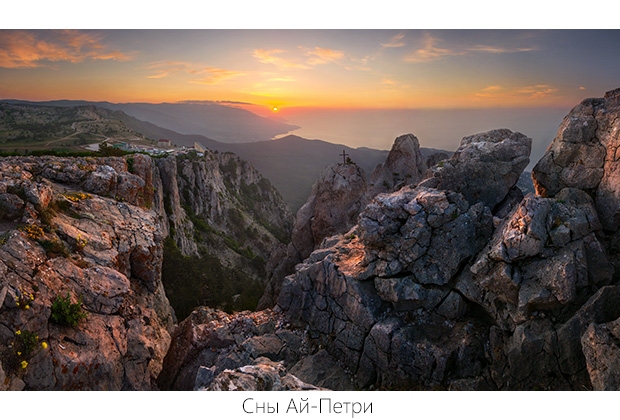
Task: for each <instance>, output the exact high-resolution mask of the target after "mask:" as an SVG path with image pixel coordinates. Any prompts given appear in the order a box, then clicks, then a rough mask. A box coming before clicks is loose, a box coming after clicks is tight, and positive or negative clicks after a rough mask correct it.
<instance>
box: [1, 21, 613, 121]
mask: <svg viewBox="0 0 620 420" xmlns="http://www.w3.org/2000/svg"><path fill="white" fill-rule="evenodd" d="M619 71H620V31H571V30H568V31H540V30H528V31H514V30H469V31H463V30H195V31H192V30H152V31H151V30H102V31H98V30H86V31H80V30H54V31H49V30H39V31H35V30H0V98H16V99H27V100H52V99H63V98H66V99H84V100H91V101H110V102H175V101H182V100H211V101H239V102H247V103H252V104H256V105H259V106H261V107H264V109H266V110H270V109H272V108H273V107H274V106H277V107H279V108H280V109H281V112H282V113H284V111H285V110H286V109H287V108H291V107H294V108H300V107H313V108H364V109H367V108H382V109H385V108H495V107H549V106H560V107H562V106H563V107H566V106H570V105H572V104H575V103H577V102H579V101H580V100H581V99H582V98H583V97H585V96H600V95H602V94H603V93H604V92H605V91H606V90H610V89H613V88H615V87H617V86H616V85H618V84H620V80H618V78H617V74H620V72H619Z"/></svg>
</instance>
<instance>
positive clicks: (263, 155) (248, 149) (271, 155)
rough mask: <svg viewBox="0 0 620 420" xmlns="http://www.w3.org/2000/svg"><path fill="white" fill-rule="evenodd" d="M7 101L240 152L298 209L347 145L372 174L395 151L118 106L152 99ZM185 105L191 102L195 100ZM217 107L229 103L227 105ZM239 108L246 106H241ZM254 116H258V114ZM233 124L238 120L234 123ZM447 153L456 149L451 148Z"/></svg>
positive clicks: (151, 135) (350, 153) (428, 151)
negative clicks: (232, 138)
mask: <svg viewBox="0 0 620 420" xmlns="http://www.w3.org/2000/svg"><path fill="white" fill-rule="evenodd" d="M3 102H6V103H13V104H20V105H24V104H27V105H28V106H35V105H36V106H39V107H41V106H43V105H44V106H45V107H46V108H50V107H60V108H64V107H69V108H75V107H79V108H83V107H85V106H90V109H93V110H97V114H98V115H104V116H105V118H106V119H107V120H110V121H116V122H117V123H118V125H119V126H121V127H126V129H127V132H131V133H141V134H142V135H144V137H146V138H148V139H151V140H158V139H161V138H165V139H170V140H171V141H172V142H173V143H174V144H176V145H177V146H187V147H191V146H193V145H194V143H195V142H198V143H200V144H201V145H203V146H204V147H206V148H208V149H211V150H214V151H215V150H217V151H220V152H232V153H235V154H236V155H238V156H240V157H241V158H243V159H245V160H247V161H248V162H250V163H251V164H252V165H253V166H254V167H255V168H256V169H257V170H258V171H259V172H260V173H261V174H262V175H263V176H265V177H266V178H267V179H269V180H270V181H271V183H272V184H273V185H274V186H275V187H276V188H277V189H278V191H279V192H280V194H282V197H283V198H284V200H285V201H286V202H287V204H288V205H289V206H290V208H291V210H292V211H293V212H296V211H297V210H298V209H299V208H300V207H301V206H302V205H303V204H304V203H305V201H306V199H307V198H308V196H309V195H310V191H311V190H312V185H313V184H314V182H315V181H316V180H317V179H318V177H319V174H320V173H321V171H322V170H323V169H324V168H325V167H327V166H330V165H332V164H333V163H337V162H340V161H342V156H341V153H342V151H343V150H344V151H345V153H346V155H347V157H349V158H350V159H351V160H353V161H354V162H355V163H357V165H359V166H360V168H362V169H363V170H364V171H365V172H366V174H367V175H370V173H371V172H372V171H373V169H374V168H375V167H376V166H377V165H378V164H380V163H383V162H384V161H385V159H386V158H387V155H388V153H389V152H388V151H387V150H377V149H371V148H368V147H360V148H352V147H349V146H345V145H342V144H334V143H329V142H326V141H323V140H309V139H305V138H302V137H299V136H295V135H288V136H285V137H282V138H279V139H276V140H265V141H258V142H257V141H251V142H244V143H225V142H221V141H217V140H216V139H214V138H211V137H209V136H205V135H200V134H183V133H179V132H177V131H175V130H172V129H168V128H165V127H161V126H159V125H156V124H154V123H152V122H147V121H143V120H141V119H139V118H136V117H134V116H131V115H129V114H128V113H127V112H126V111H123V110H116V111H113V110H112V108H115V107H121V106H124V105H127V106H128V107H129V108H132V109H134V110H136V109H138V108H140V107H141V106H142V105H150V104H110V103H107V102H98V103H96V104H97V106H94V104H95V103H93V102H86V101H66V100H63V101H51V102H43V103H33V102H26V101H15V100H13V101H10V100H7V101H3ZM138 105H140V106H138ZM160 105H166V104H160ZM167 105H174V104H167ZM182 105H188V106H189V105H191V104H182ZM195 106H198V107H199V106H210V105H204V104H201V105H195ZM215 106H216V107H217V106H219V107H220V108H227V107H225V106H222V105H215ZM102 107H103V108H102ZM69 108H68V109H69ZM145 109H149V110H150V115H151V117H152V118H153V116H155V115H156V114H157V112H158V111H156V107H155V108H153V107H148V106H147V107H146V108H145ZM158 109H159V110H165V109H167V108H166V107H161V108H158ZM230 109H232V108H230ZM235 111H242V110H238V109H235ZM59 112H60V111H59ZM243 113H247V111H243ZM243 113H242V114H239V116H240V120H239V121H240V122H239V124H240V125H242V122H243V121H247V120H245V117H247V115H245V114H243ZM249 114H251V113H249ZM162 115H163V116H162V117H161V118H162V119H166V118H168V117H166V116H165V115H164V114H162ZM251 115H254V114H251ZM254 117H257V116H256V115H254ZM257 118H260V117H257ZM168 120H170V118H168ZM264 120H266V119H264ZM108 125H111V124H108ZM231 125H234V124H233V123H232V122H231ZM117 131H119V130H117ZM186 131H187V130H186ZM420 150H421V152H422V154H423V156H425V157H428V156H429V155H431V154H433V153H437V152H445V151H443V150H437V149H430V148H420ZM446 153H448V154H451V152H446Z"/></svg>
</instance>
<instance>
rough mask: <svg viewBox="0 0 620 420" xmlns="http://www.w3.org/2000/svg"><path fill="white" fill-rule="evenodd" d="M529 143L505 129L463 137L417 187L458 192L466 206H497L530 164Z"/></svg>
mask: <svg viewBox="0 0 620 420" xmlns="http://www.w3.org/2000/svg"><path fill="white" fill-rule="evenodd" d="M531 148H532V140H531V139H530V138H528V137H526V136H524V135H523V134H521V133H513V132H511V131H510V130H507V129H499V130H492V131H488V132H486V133H481V134H474V135H472V136H468V137H465V138H463V140H462V141H461V145H460V147H459V148H458V149H457V151H456V152H455V153H454V155H453V156H452V157H451V158H450V159H449V160H447V161H444V164H441V162H440V163H439V164H437V165H435V166H434V167H432V168H431V169H430V170H429V173H428V174H427V175H426V179H425V180H424V181H423V182H422V183H420V185H423V186H427V187H432V188H437V189H442V190H451V191H455V192H460V193H462V194H463V196H464V197H465V199H466V200H467V201H469V202H470V203H478V202H481V203H483V204H484V205H485V206H487V207H489V208H490V209H494V208H495V206H496V205H497V204H499V203H500V202H501V201H502V200H503V199H504V197H505V196H506V194H507V193H508V191H509V190H510V189H511V188H513V187H514V185H515V184H516V183H517V181H518V180H519V176H520V175H521V172H523V170H524V169H525V167H526V166H527V165H528V163H529V162H530V158H529V155H530V151H531Z"/></svg>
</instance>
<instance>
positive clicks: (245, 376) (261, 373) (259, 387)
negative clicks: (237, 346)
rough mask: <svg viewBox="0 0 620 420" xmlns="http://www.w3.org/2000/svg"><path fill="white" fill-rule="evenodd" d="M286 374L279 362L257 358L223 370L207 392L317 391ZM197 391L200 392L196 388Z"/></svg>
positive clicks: (314, 387) (315, 388) (316, 388)
mask: <svg viewBox="0 0 620 420" xmlns="http://www.w3.org/2000/svg"><path fill="white" fill-rule="evenodd" d="M321 389H324V388H318V387H316V386H314V385H310V384H307V383H305V382H303V381H301V380H300V379H299V378H297V377H295V376H294V375H291V374H290V373H287V372H286V369H285V367H284V366H283V365H282V363H281V362H272V361H271V360H269V359H267V358H266V357H259V358H257V359H256V360H254V363H253V364H252V365H248V366H242V367H240V368H237V369H234V370H229V369H227V370H225V371H223V372H222V373H221V374H219V375H218V376H217V378H215V379H214V380H213V382H212V383H211V385H209V387H208V388H207V389H206V390H207V391H318V390H321ZM198 390H201V389H200V388H198Z"/></svg>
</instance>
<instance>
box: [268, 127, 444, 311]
mask: <svg viewBox="0 0 620 420" xmlns="http://www.w3.org/2000/svg"><path fill="white" fill-rule="evenodd" d="M446 157H447V155H446ZM425 172H426V164H425V159H424V157H423V156H422V153H421V152H420V143H419V141H418V139H417V137H415V136H414V135H413V134H406V135H403V136H400V137H397V138H396V140H395V141H394V144H393V146H392V149H391V151H390V153H389V154H388V157H387V159H386V161H385V162H384V163H383V164H380V165H378V166H377V167H376V168H375V170H374V171H373V173H372V175H371V177H370V181H368V182H367V181H366V176H365V174H364V171H363V170H362V169H361V168H359V167H358V166H357V165H356V164H355V163H353V162H350V163H346V164H344V163H343V164H336V165H332V166H330V167H327V168H325V170H324V171H323V172H322V173H321V174H320V176H319V179H318V180H317V182H316V183H315V184H314V186H313V187H312V193H311V194H310V197H309V198H308V200H307V202H306V203H305V204H304V205H303V206H302V207H301V209H299V211H298V212H297V216H296V219H295V226H294V228H293V234H292V238H291V243H290V244H289V245H288V247H286V248H284V247H280V249H278V250H276V251H275V252H274V253H273V254H272V257H271V261H270V263H269V264H268V270H267V272H268V273H269V282H268V284H267V287H266V289H265V293H264V295H263V297H262V298H261V301H260V302H259V309H263V308H267V307H272V306H273V305H274V304H275V302H276V300H277V297H278V295H279V293H280V288H281V285H282V281H283V279H284V277H286V276H287V275H289V274H291V273H293V271H294V268H295V265H297V264H299V263H300V262H302V261H303V260H304V259H306V258H308V256H309V255H310V253H311V252H312V251H314V250H315V249H316V248H317V247H319V246H320V245H321V241H323V239H325V238H327V237H330V236H332V235H335V234H340V233H345V232H347V231H348V230H349V229H350V228H351V227H353V225H355V224H356V223H357V219H358V217H359V214H360V213H361V212H362V210H363V209H364V208H365V206H366V205H367V204H368V202H369V201H370V200H372V199H373V198H374V197H375V196H376V195H377V194H379V193H385V192H393V191H395V190H397V189H399V188H401V187H402V186H404V185H415V184H417V183H418V182H419V181H420V180H421V179H422V177H423V175H424V173H425Z"/></svg>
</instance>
